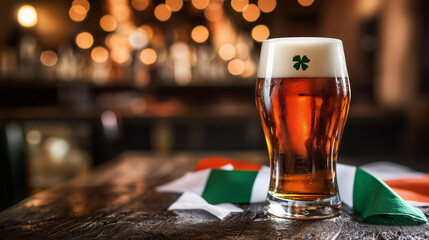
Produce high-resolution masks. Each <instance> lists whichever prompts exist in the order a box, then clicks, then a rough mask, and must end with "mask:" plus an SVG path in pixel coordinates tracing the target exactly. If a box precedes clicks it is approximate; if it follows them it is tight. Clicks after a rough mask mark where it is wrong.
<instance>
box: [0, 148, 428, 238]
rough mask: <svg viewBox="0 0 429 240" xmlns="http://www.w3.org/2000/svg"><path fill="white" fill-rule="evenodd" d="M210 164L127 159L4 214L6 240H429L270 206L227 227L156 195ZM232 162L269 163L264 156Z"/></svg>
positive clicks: (0, 223)
mask: <svg viewBox="0 0 429 240" xmlns="http://www.w3.org/2000/svg"><path fill="white" fill-rule="evenodd" d="M204 156H212V155H211V154H192V155H190V154H177V155H174V156H164V157H162V156H154V155H150V154H142V153H128V154H125V155H122V156H121V157H120V158H119V159H118V160H116V161H113V162H110V163H107V164H105V165H102V166H100V167H99V168H98V169H96V170H95V171H94V172H92V173H91V174H90V175H88V176H85V177H82V178H79V179H75V180H74V181H71V182H69V183H67V184H65V185H62V186H59V187H56V188H53V189H50V190H47V191H44V192H41V193H39V194H36V195H34V196H32V197H30V198H28V199H26V200H24V201H22V202H20V203H19V204H17V205H15V206H13V207H11V208H9V209H6V210H5V211H3V212H1V213H0V239H429V224H424V225H420V226H415V227H392V226H378V225H370V224H363V223H361V222H359V220H358V217H357V216H356V215H354V214H353V212H352V211H351V209H350V208H348V207H347V206H346V207H345V208H344V211H343V213H342V215H341V216H340V217H338V218H334V219H327V220H319V221H292V220H279V219H273V218H271V217H267V216H265V215H264V214H263V204H250V205H248V204H244V205H240V207H242V208H243V209H245V211H244V212H242V213H236V214H231V215H229V216H228V217H227V218H226V219H225V220H223V221H221V220H218V219H217V218H215V217H213V216H212V215H210V214H208V213H206V212H203V211H199V210H195V211H174V212H170V211H167V208H168V206H169V205H170V204H171V203H172V202H174V201H175V200H176V199H177V198H178V197H179V195H178V194H167V193H157V192H154V190H153V188H154V186H157V185H159V184H162V183H165V182H168V181H170V180H171V179H174V178H177V177H179V176H181V175H182V174H183V173H184V172H186V171H190V170H192V167H193V166H194V165H195V163H196V162H197V160H198V159H200V158H202V157H204ZM222 156H227V155H222ZM227 157H233V158H236V159H244V160H246V161H249V162H256V163H264V160H265V159H266V157H265V156H264V154H259V153H246V154H243V153H238V154H235V155H234V154H232V155H229V156H227ZM422 209H423V210H424V212H425V214H426V215H429V208H422Z"/></svg>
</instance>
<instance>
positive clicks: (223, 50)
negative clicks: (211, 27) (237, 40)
mask: <svg viewBox="0 0 429 240" xmlns="http://www.w3.org/2000/svg"><path fill="white" fill-rule="evenodd" d="M219 56H220V57H221V58H222V59H223V60H231V59H232V58H233V57H235V47H234V46H233V45H232V44H229V43H227V44H224V45H222V46H221V47H220V48H219Z"/></svg>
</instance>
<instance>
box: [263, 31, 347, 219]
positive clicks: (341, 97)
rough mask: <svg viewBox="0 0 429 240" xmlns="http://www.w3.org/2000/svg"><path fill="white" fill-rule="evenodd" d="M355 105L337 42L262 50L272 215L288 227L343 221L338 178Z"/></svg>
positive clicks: (292, 42)
mask: <svg viewBox="0 0 429 240" xmlns="http://www.w3.org/2000/svg"><path fill="white" fill-rule="evenodd" d="M350 97H351V93H350V83H349V79H348V73H347V67H346V62H345V57H344V50H343V45H342V42H341V41H340V40H338V39H331V38H278V39H269V40H266V41H264V42H263V43H262V48H261V54H260V62H259V70H258V79H257V83H256V106H257V109H258V112H259V116H260V119H261V123H262V128H263V130H264V134H265V139H266V142H267V147H268V153H269V157H270V167H271V178H270V185H269V190H268V194H267V200H266V204H265V211H266V213H267V214H269V215H272V216H275V217H281V218H290V219H317V218H330V217H334V216H337V215H339V214H340V212H341V208H342V204H341V199H340V196H339V193H338V186H337V181H336V172H335V170H336V161H337V156H338V148H339V144H340V141H341V136H342V133H343V128H344V124H345V123H346V119H347V114H348V111H349V105H350Z"/></svg>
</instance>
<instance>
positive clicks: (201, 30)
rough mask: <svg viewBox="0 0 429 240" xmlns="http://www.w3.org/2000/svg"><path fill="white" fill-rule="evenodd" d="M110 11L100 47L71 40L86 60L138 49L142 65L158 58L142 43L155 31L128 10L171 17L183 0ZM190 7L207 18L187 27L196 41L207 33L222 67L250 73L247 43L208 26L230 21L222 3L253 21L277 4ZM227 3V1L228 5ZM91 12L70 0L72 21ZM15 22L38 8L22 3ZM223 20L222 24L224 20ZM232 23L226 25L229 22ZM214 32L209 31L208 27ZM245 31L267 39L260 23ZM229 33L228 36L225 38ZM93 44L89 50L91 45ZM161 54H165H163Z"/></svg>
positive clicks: (87, 36) (121, 58)
mask: <svg viewBox="0 0 429 240" xmlns="http://www.w3.org/2000/svg"><path fill="white" fill-rule="evenodd" d="M297 2H298V3H299V4H300V5H301V6H304V7H307V6H310V5H312V4H313V2H314V0H297ZM107 3H108V6H109V10H110V12H109V13H107V14H105V15H103V16H102V17H101V18H100V20H99V26H100V28H101V29H102V30H103V31H105V32H106V33H107V36H106V38H105V46H107V48H105V47H103V46H93V44H94V37H93V35H92V34H91V33H89V32H85V31H83V32H80V33H78V34H77V35H76V37H75V43H76V45H77V46H78V47H79V48H81V49H90V50H91V51H90V55H91V59H92V60H93V61H94V62H95V63H98V64H104V63H106V62H107V61H108V60H109V58H110V59H111V60H112V61H113V62H115V63H117V64H122V65H124V64H127V63H129V62H130V60H131V56H132V51H137V52H138V56H139V57H138V58H137V59H139V60H140V61H141V62H142V63H143V64H145V65H151V64H155V63H156V62H157V61H158V60H159V59H160V57H159V56H158V55H159V54H160V53H158V52H157V51H156V50H155V49H156V48H155V49H154V48H150V47H147V45H149V44H156V41H154V36H155V35H154V34H155V33H154V30H153V27H152V26H151V25H148V24H144V25H142V26H140V27H137V26H135V24H134V22H133V20H131V19H132V9H131V8H133V9H134V10H135V11H146V13H147V10H149V9H153V16H154V17H155V18H156V19H157V20H158V21H160V22H165V21H168V20H170V19H171V17H172V15H173V14H175V13H176V12H180V11H181V10H183V9H185V8H184V4H185V3H184V1H183V0H165V1H163V2H158V1H151V0H109V1H107ZM190 3H191V5H192V7H193V8H195V9H196V10H197V11H201V12H200V13H201V14H202V15H203V16H204V17H205V19H206V20H207V26H208V27H207V26H205V25H197V26H195V27H193V28H192V30H191V31H190V38H191V39H192V40H193V41H194V42H195V43H197V44H204V43H205V42H207V41H208V39H209V38H210V37H211V38H213V39H212V41H213V43H212V44H213V47H214V48H215V49H216V50H215V51H216V53H217V55H218V56H219V57H220V59H222V60H224V61H226V62H228V63H227V70H228V72H229V73H230V74H232V75H237V76H238V75H241V76H242V77H250V76H252V74H254V72H255V64H254V62H253V61H252V59H251V57H250V51H251V48H252V46H251V45H249V43H248V42H247V41H245V40H243V38H241V40H240V41H239V40H237V39H238V35H237V33H235V30H234V29H232V30H229V31H230V35H228V36H224V37H223V39H222V38H219V36H216V35H219V31H218V30H214V29H213V28H219V26H220V27H221V28H222V27H225V28H228V27H229V25H231V24H230V23H229V22H228V21H229V20H228V19H227V20H225V14H224V8H225V7H227V5H230V7H231V8H232V9H233V10H234V11H236V12H237V13H240V14H241V16H242V18H243V20H245V21H247V22H249V23H255V22H257V20H258V19H259V18H260V16H261V14H267V13H271V12H272V11H274V10H275V9H276V6H277V0H257V1H255V2H254V3H250V2H249V0H230V1H220V0H191V1H190ZM228 3H229V4H228ZM89 11H90V2H89V1H88V0H73V2H72V4H71V6H70V8H69V17H70V19H71V20H72V21H74V22H82V21H84V20H85V19H86V17H87V15H88V13H89ZM18 21H19V23H20V24H21V25H22V26H23V27H33V26H35V25H36V24H37V12H36V10H35V8H34V7H32V6H30V5H24V6H22V7H21V8H20V9H19V11H18ZM225 24H227V25H225ZM229 28H231V27H229ZM213 31H214V32H213ZM245 34H247V35H249V37H250V38H251V39H253V41H256V42H262V41H264V40H266V39H267V38H269V36H270V29H269V27H268V26H266V25H264V24H257V25H254V26H253V28H252V30H251V32H250V34H248V33H245ZM225 37H226V38H230V39H229V40H225ZM91 48H92V49H91ZM163 59H164V57H163ZM40 61H41V63H42V64H43V65H45V66H48V67H51V66H54V65H55V64H56V63H57V61H58V56H57V54H56V53H55V52H54V51H51V50H46V51H43V52H42V54H41V55H40Z"/></svg>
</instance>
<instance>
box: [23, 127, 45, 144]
mask: <svg viewBox="0 0 429 240" xmlns="http://www.w3.org/2000/svg"><path fill="white" fill-rule="evenodd" d="M25 139H26V140H27V142H28V143H29V144H32V145H36V144H39V143H41V142H42V133H41V132H40V131H37V130H31V131H28V132H27V134H26V135H25Z"/></svg>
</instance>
